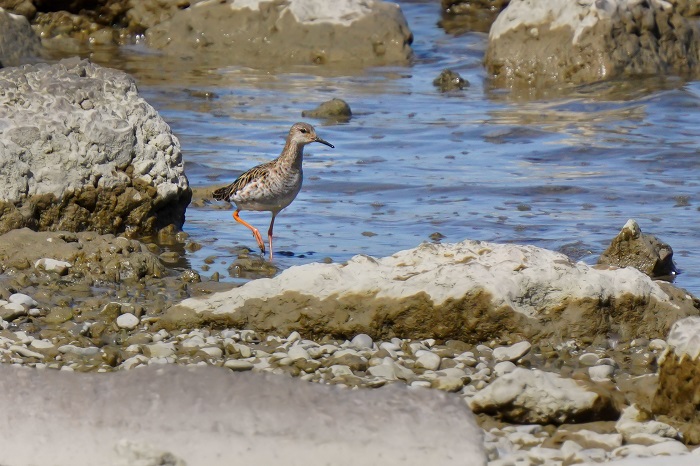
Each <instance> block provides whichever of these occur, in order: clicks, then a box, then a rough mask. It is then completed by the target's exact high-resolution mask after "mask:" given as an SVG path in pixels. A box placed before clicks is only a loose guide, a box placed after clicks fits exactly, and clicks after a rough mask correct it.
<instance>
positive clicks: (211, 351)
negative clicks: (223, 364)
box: [199, 346, 224, 359]
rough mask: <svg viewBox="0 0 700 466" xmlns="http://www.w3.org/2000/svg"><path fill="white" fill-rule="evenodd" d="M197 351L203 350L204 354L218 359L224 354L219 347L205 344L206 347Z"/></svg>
mask: <svg viewBox="0 0 700 466" xmlns="http://www.w3.org/2000/svg"><path fill="white" fill-rule="evenodd" d="M199 351H201V352H203V353H204V354H206V355H207V356H209V357H210V358H213V359H219V358H221V357H222V356H223V355H224V352H223V351H222V350H221V348H218V347H216V346H207V347H206V348H201V349H200V350H199Z"/></svg>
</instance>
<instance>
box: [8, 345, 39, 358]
mask: <svg viewBox="0 0 700 466" xmlns="http://www.w3.org/2000/svg"><path fill="white" fill-rule="evenodd" d="M9 350H10V351H14V352H15V353H17V354H20V355H22V356H24V357H25V358H37V359H44V355H43V354H41V353H37V352H36V351H32V350H30V349H29V348H26V347H24V346H20V345H11V346H10V348H9Z"/></svg>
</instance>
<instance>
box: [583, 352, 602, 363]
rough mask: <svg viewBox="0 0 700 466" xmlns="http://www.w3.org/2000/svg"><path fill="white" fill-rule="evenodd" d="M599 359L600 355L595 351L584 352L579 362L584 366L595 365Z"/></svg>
mask: <svg viewBox="0 0 700 466" xmlns="http://www.w3.org/2000/svg"><path fill="white" fill-rule="evenodd" d="M599 360H600V357H599V356H598V355H597V354H595V353H583V354H582V355H581V356H579V357H578V362H580V363H581V364H583V365H584V366H595V365H596V364H597V363H598V361H599Z"/></svg>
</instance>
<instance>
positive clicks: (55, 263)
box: [34, 257, 73, 275]
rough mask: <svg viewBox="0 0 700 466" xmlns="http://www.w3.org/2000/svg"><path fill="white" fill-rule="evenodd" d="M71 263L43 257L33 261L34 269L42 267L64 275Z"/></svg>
mask: <svg viewBox="0 0 700 466" xmlns="http://www.w3.org/2000/svg"><path fill="white" fill-rule="evenodd" d="M72 266H73V264H71V263H70V262H66V261H59V260H56V259H51V258H48V257H47V258H43V259H39V260H37V261H36V262H34V268H35V269H44V270H45V271H47V272H56V273H58V274H59V275H64V274H65V273H66V272H68V269H69V268H70V267H72Z"/></svg>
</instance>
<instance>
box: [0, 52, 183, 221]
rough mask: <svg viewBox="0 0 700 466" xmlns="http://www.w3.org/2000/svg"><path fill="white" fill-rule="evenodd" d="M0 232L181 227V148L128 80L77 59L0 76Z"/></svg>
mask: <svg viewBox="0 0 700 466" xmlns="http://www.w3.org/2000/svg"><path fill="white" fill-rule="evenodd" d="M0 83H1V84H2V87H3V89H4V92H3V94H2V96H0V104H1V105H0V125H2V127H3V132H2V133H1V134H0V175H2V176H3V178H5V179H6V180H7V182H6V183H4V184H3V185H2V187H1V188H0V212H1V213H2V215H0V232H3V233H4V232H6V231H9V230H11V229H15V228H20V227H23V226H27V227H30V228H32V229H34V230H69V231H82V230H94V231H98V232H100V233H122V232H127V233H129V234H132V235H134V234H150V233H154V232H156V231H158V230H159V229H161V228H164V227H166V226H168V225H171V224H173V225H174V226H175V227H176V228H180V227H181V226H182V224H183V222H184V213H185V208H186V207H187V204H188V203H189V199H190V196H191V191H190V189H189V186H188V182H187V178H186V177H185V174H184V166H183V161H182V154H181V152H180V144H179V142H178V140H177V138H175V136H173V135H172V133H171V131H170V128H169V127H168V125H167V124H166V123H165V122H164V121H163V119H162V118H161V117H160V116H159V115H158V113H157V112H156V111H155V110H154V109H153V107H151V106H150V105H148V104H147V103H146V102H145V101H144V100H143V98H141V97H140V96H139V95H138V91H137V89H136V85H135V83H134V81H133V80H132V79H131V78H130V77H128V76H127V75H126V74H124V73H122V72H120V71H116V70H111V69H108V68H102V67H100V66H97V65H94V64H92V63H89V62H88V61H80V60H78V59H69V60H63V61H61V62H59V63H57V64H54V65H46V64H38V65H31V66H30V65H26V66H22V67H17V68H6V69H2V70H0Z"/></svg>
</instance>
